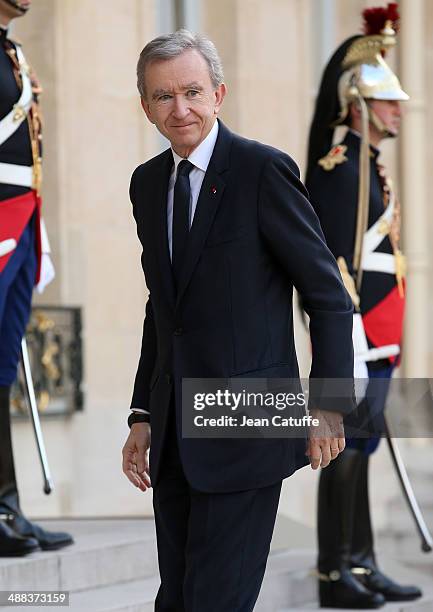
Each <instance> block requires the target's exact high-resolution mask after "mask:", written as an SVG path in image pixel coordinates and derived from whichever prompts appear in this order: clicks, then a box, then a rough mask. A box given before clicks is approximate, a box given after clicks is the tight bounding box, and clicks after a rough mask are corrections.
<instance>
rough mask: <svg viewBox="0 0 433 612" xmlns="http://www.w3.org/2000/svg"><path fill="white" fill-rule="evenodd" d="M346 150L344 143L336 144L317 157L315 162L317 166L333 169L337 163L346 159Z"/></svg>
mask: <svg viewBox="0 0 433 612" xmlns="http://www.w3.org/2000/svg"><path fill="white" fill-rule="evenodd" d="M346 151H347V147H346V145H344V144H339V145H336V146H335V147H332V149H331V150H330V151H329V153H327V154H326V155H325V157H322V158H321V159H319V161H318V162H317V163H318V164H319V166H322V168H323V169H324V170H328V171H329V170H333V169H334V168H335V166H337V165H338V164H343V163H344V162H346V161H347V157H346V156H345V153H346Z"/></svg>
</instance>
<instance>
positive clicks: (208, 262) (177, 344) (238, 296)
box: [130, 122, 353, 492]
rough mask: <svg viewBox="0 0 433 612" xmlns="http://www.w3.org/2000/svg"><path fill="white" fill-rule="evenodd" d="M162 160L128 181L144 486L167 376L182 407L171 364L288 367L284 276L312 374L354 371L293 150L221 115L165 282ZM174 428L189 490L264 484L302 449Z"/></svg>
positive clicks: (333, 277) (266, 373) (285, 371)
mask: <svg viewBox="0 0 433 612" xmlns="http://www.w3.org/2000/svg"><path fill="white" fill-rule="evenodd" d="M172 166H173V157H172V153H171V150H170V149H169V150H167V151H165V152H163V153H161V154H160V155H158V156H157V157H154V158H153V159H151V160H150V161H148V162H147V163H145V164H143V165H141V166H139V167H138V168H137V169H136V170H135V172H134V174H133V176H132V179H131V187H130V196H131V201H132V204H133V212H134V217H135V220H136V222H137V232H138V236H139V239H140V242H141V244H142V246H143V254H142V266H143V270H144V275H145V279H146V284H147V287H148V289H149V299H148V302H147V306H146V316H145V321H144V328H143V341H142V348H141V356H140V361H139V365H138V371H137V375H136V379H135V386H134V393H133V399H132V404H131V405H132V406H133V407H136V408H143V409H145V410H148V411H149V412H150V422H151V431H152V443H151V450H150V469H151V479H152V483H153V485H154V486H155V484H156V482H157V480H158V473H159V466H160V462H161V455H162V453H163V443H164V438H165V434H166V430H167V423H168V419H169V418H174V415H173V414H171V413H170V402H171V397H172V392H173V387H174V389H175V396H176V400H177V401H176V402H175V409H176V413H177V422H178V424H179V423H180V421H181V419H180V415H181V401H180V389H181V381H182V378H184V377H187V378H208V377H209V378H220V377H221V378H227V377H235V376H247V377H257V378H259V377H268V378H273V377H275V378H282V377H290V378H296V377H298V376H299V372H298V364H297V359H296V353H295V345H294V336H293V313H292V292H293V287H294V286H295V287H296V288H297V290H298V291H299V292H300V294H301V296H302V299H303V303H304V307H305V309H306V311H307V312H308V314H309V316H310V333H311V340H312V353H313V360H312V368H311V376H312V377H320V378H325V377H346V378H352V376H353V350H352V339H351V334H352V303H351V300H350V298H349V296H348V294H347V292H346V290H345V289H344V286H343V283H342V280H341V277H340V273H339V271H338V268H337V264H336V262H335V259H334V257H333V255H332V254H331V252H330V251H329V249H328V247H327V246H326V243H325V240H324V237H323V233H322V230H321V228H320V224H319V221H318V218H317V216H316V214H315V212H314V210H313V208H312V207H311V205H310V203H309V202H308V199H307V198H308V194H307V192H306V190H305V188H304V186H303V185H302V183H301V181H300V180H299V170H298V168H297V166H296V164H295V163H294V161H293V160H292V159H291V158H290V157H289V156H288V155H286V154H285V153H282V152H281V151H278V150H276V149H274V148H272V147H269V146H266V145H263V144H261V143H258V142H254V141H251V140H246V139H245V138H241V137H239V136H237V135H235V134H233V133H232V132H230V131H229V130H228V129H227V128H226V127H225V126H224V125H223V124H222V123H221V122H220V129H219V133H218V139H217V142H216V145H215V148H214V152H213V155H212V158H211V160H210V163H209V166H208V169H207V172H206V175H205V177H204V181H203V185H202V188H201V192H200V196H199V200H198V204H197V209H196V212H195V216H194V221H193V224H192V227H191V231H190V235H189V242H188V246H187V253H186V256H185V260H184V265H183V269H182V273H181V279H180V282H179V287H178V289H177V292H176V290H175V287H174V283H173V276H172V271H171V263H170V256H169V249H168V239H167V189H168V180H169V175H170V171H171V168H172ZM351 409H352V405H351V403H350V401H348V403H347V411H349V410H351ZM178 440H179V450H180V456H181V460H182V465H183V469H184V472H185V475H186V477H187V479H188V481H189V483H190V484H191V486H192V487H194V488H195V489H198V490H201V491H207V492H228V491H240V490H246V489H251V488H260V487H264V486H267V485H269V484H272V483H275V482H277V481H278V480H281V479H283V478H285V477H287V476H289V475H290V474H292V473H293V472H294V471H295V470H296V469H298V468H299V467H301V466H303V465H305V464H307V463H308V460H307V459H306V457H305V440H304V439H298V440H294V439H272V440H269V439H268V440H263V439H249V440H233V439H229V440H222V439H190V438H182V437H181V434H180V428H179V426H178Z"/></svg>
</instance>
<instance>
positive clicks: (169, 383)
mask: <svg viewBox="0 0 433 612" xmlns="http://www.w3.org/2000/svg"><path fill="white" fill-rule="evenodd" d="M165 380H166V381H167V384H168V385H171V375H170V374H168V373H167V374H166V375H165Z"/></svg>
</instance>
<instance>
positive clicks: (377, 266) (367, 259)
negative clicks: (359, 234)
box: [361, 251, 396, 274]
mask: <svg viewBox="0 0 433 612" xmlns="http://www.w3.org/2000/svg"><path fill="white" fill-rule="evenodd" d="M361 267H362V269H363V270H364V271H367V272H385V273H386V274H395V272H396V269H395V257H394V255H391V254H390V253H378V252H377V251H375V252H374V253H363V255H362V264H361Z"/></svg>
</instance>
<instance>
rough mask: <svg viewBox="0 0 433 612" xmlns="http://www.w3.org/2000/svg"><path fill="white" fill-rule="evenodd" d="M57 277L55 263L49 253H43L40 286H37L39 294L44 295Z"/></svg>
mask: <svg viewBox="0 0 433 612" xmlns="http://www.w3.org/2000/svg"><path fill="white" fill-rule="evenodd" d="M55 276H56V271H55V269H54V265H53V262H52V261H51V257H50V256H49V255H48V253H42V259H41V276H40V279H39V282H38V284H37V285H36V290H37V292H38V293H42V292H43V291H44V289H45V287H46V286H47V285H49V284H50V283H51V281H52V280H53V279H54V277H55Z"/></svg>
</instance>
